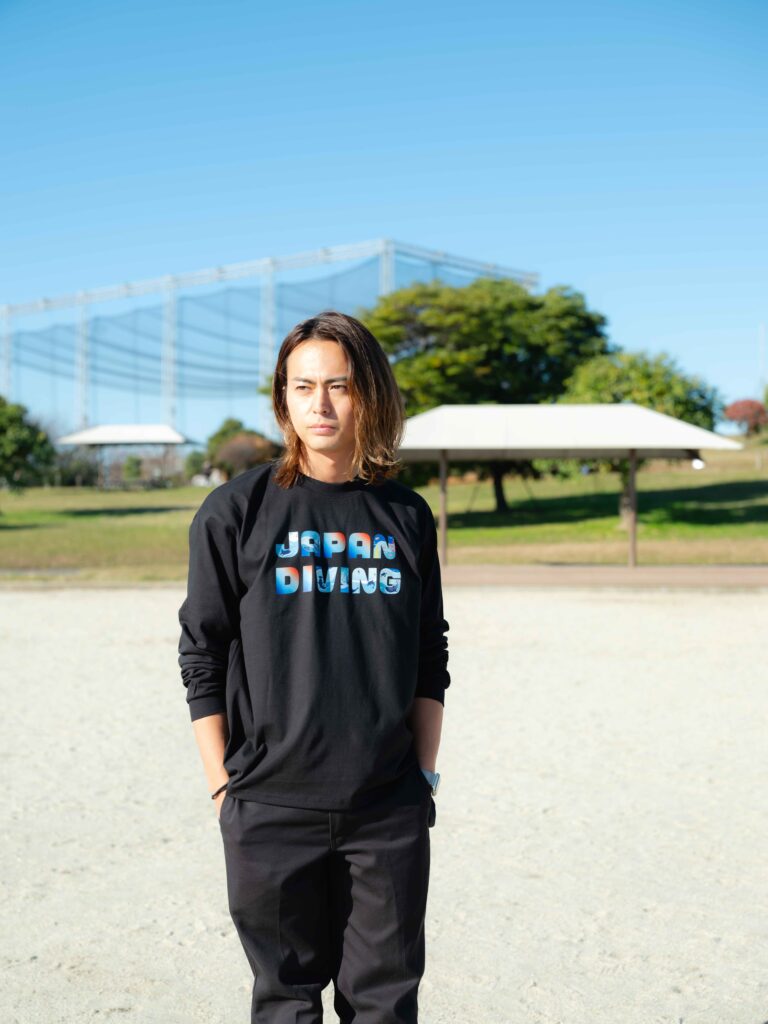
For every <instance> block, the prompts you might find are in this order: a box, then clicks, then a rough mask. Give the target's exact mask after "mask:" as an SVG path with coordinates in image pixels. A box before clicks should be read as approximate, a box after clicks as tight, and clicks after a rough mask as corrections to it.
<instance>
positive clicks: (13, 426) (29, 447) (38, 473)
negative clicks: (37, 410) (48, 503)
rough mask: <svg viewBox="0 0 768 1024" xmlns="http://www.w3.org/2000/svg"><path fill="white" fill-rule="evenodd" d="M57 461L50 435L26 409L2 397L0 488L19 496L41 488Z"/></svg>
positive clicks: (0, 403)
mask: <svg viewBox="0 0 768 1024" xmlns="http://www.w3.org/2000/svg"><path fill="white" fill-rule="evenodd" d="M55 458H56V449H55V448H54V446H53V444H52V442H51V440H50V438H49V436H48V434H47V433H46V432H45V431H44V430H43V429H42V427H41V426H40V424H39V423H38V422H37V421H36V420H32V419H29V417H28V416H27V409H26V407H25V406H23V405H18V404H12V403H11V402H8V401H7V400H6V399H5V398H3V396H2V395H0V485H2V486H4V487H6V488H7V489H8V490H9V491H14V492H19V491H22V490H23V489H24V488H25V487H31V486H33V485H34V484H39V483H41V482H42V480H43V479H44V476H45V474H46V472H47V471H48V470H49V469H50V467H51V466H52V465H53V463H54V460H55Z"/></svg>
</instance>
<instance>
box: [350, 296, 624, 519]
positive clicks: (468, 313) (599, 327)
mask: <svg viewBox="0 0 768 1024" xmlns="http://www.w3.org/2000/svg"><path fill="white" fill-rule="evenodd" d="M358 315H359V317H360V319H361V320H362V321H363V322H364V323H365V324H366V326H367V327H368V328H369V329H370V330H371V331H372V332H373V333H374V334H375V335H376V337H377V338H378V340H379V342H380V343H381V345H382V347H383V348H384V350H385V351H386V352H387V354H388V355H389V357H390V360H391V362H392V367H393V370H394V373H395V377H396V379H397V383H398V386H399V388H400V391H401V392H402V395H403V398H404V400H405V405H406V413H407V415H408V416H413V415H416V414H417V413H420V412H426V411H427V410H428V409H431V408H434V407H435V406H438V405H444V404H448V405H453V404H457V403H464V404H481V403H493V404H498V403H525V402H528V403H539V402H548V401H553V400H555V399H556V398H557V397H558V396H559V395H560V394H561V393H562V392H563V390H564V388H565V381H566V379H567V378H568V377H569V376H570V375H571V374H572V373H573V371H574V370H575V369H576V367H577V366H579V365H580V364H581V363H582V362H584V361H585V360H587V359H591V358H593V357H594V356H596V355H600V354H603V353H607V352H610V351H613V349H612V347H611V346H610V345H609V342H608V340H607V337H606V334H605V327H606V319H605V317H604V316H603V315H602V314H600V313H597V312H594V311H593V310H590V309H588V308H587V304H586V301H585V299H584V296H583V295H581V294H580V293H579V292H576V291H573V290H572V289H569V288H566V287H562V286H560V287H555V288H550V289H549V290H548V291H546V292H544V293H543V294H541V295H533V294H531V293H530V292H528V291H527V290H526V289H525V288H523V287H522V285H519V284H517V282H515V281H511V280H509V279H496V278H478V279H476V280H474V281H472V282H471V283H470V284H467V285H464V286H463V287H452V286H450V285H447V284H444V283H443V282H441V281H433V282H430V283H420V284H413V285H410V286H409V287H407V288H400V289H399V290H397V291H395V292H392V293H390V294H389V295H386V296H383V297H382V298H380V299H379V301H378V303H377V304H376V306H374V307H373V308H370V309H363V310H361V311H360V312H359V314H358ZM490 469H491V474H492V476H493V481H494V491H495V495H496V505H497V508H498V509H499V510H504V509H506V502H505V500H504V491H503V487H502V481H503V477H504V474H505V473H507V472H509V471H510V470H515V471H517V472H521V473H523V474H525V475H530V472H531V466H530V463H527V462H502V461H494V462H492V463H491V464H490Z"/></svg>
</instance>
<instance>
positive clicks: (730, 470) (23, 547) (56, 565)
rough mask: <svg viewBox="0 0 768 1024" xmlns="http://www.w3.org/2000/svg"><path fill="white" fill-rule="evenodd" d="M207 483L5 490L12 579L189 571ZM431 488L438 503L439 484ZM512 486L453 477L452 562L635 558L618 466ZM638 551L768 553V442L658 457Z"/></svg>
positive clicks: (648, 559) (760, 558)
mask: <svg viewBox="0 0 768 1024" xmlns="http://www.w3.org/2000/svg"><path fill="white" fill-rule="evenodd" d="M760 450H762V451H763V453H764V454H763V455H762V460H761V459H760V455H759V451H760ZM705 457H707V456H706V453H705ZM206 493H207V492H206V491H205V490H203V489H201V488H197V487H184V488H176V489H169V490H162V491H161V490H152V491H142V492H129V491H125V492H103V491H98V490H96V489H94V488H81V489H76V488H32V489H29V490H27V491H25V492H24V493H23V494H21V495H15V494H9V493H7V492H0V574H1V576H2V579H3V580H5V581H9V580H13V579H20V578H24V579H28V578H30V577H33V578H37V577H39V578H43V579H46V578H55V579H62V578H64V579H73V580H78V581H80V580H90V581H104V582H142V581H147V582H150V581H165V580H167V581H180V580H183V579H184V578H185V576H186V561H187V528H188V526H189V522H190V519H191V518H192V515H193V514H194V511H195V509H196V508H197V507H198V505H199V504H200V502H201V501H202V499H203V497H204V496H205V494H206ZM421 493H422V494H423V495H424V497H425V498H426V499H427V500H428V501H429V503H430V505H431V506H432V508H433V509H434V510H435V514H437V510H438V505H439V492H438V488H437V485H436V484H432V485H430V486H427V487H424V488H422V489H421ZM505 494H506V496H507V500H508V502H509V504H510V510H509V511H508V512H507V513H504V514H502V515H500V514H497V513H496V512H495V510H494V501H493V492H492V487H491V483H490V482H489V481H483V482H479V483H476V484H475V483H466V482H464V481H462V480H460V479H456V480H455V481H454V480H451V482H450V485H449V488H448V517H449V522H448V545H449V554H450V561H451V564H455V565H460V564H466V563H483V562H492V563H496V564H499V563H518V564H521V563H583V564H587V563H588V564H611V563H615V564H621V565H623V564H625V563H626V552H627V538H626V533H625V532H624V531H623V530H622V529H621V528H620V525H619V519H618V514H617V510H618V494H619V482H618V478H617V477H615V476H611V475H591V476H588V477H578V478H575V479H573V480H571V481H567V482H563V481H557V480H552V479H547V480H540V481H534V482H530V483H528V484H524V483H523V482H522V481H520V480H518V479H515V478H511V477H510V478H509V479H507V481H506V482H505ZM638 560H639V563H640V564H646V565H651V564H653V565H658V564H710V565H711V564H718V563H720V564H742V565H743V564H761V565H765V564H768V448H765V447H763V448H762V449H757V448H748V449H745V450H743V451H741V452H732V453H731V452H728V453H723V454H720V455H716V456H714V457H712V458H709V457H707V465H706V468H705V469H703V470H699V471H694V470H692V469H691V468H690V464H689V463H687V462H685V463H680V464H677V463H670V462H664V461H660V460H659V461H655V462H650V463H648V464H647V465H646V466H645V467H644V468H643V469H642V471H641V472H640V474H639V476H638Z"/></svg>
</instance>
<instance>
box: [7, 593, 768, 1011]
mask: <svg viewBox="0 0 768 1024" xmlns="http://www.w3.org/2000/svg"><path fill="white" fill-rule="evenodd" d="M182 598H183V591H182V590H181V589H180V588H158V589H155V590H150V589H141V590H138V589H135V590H94V589H91V590H81V591H78V590H72V591H68V590H65V589H53V590H46V591H38V592H35V591H24V590H18V591H16V590H0V642H1V643H2V648H1V650H0V654H1V655H2V667H3V674H2V695H3V714H2V717H1V718H0V723H1V724H0V728H1V729H2V734H3V735H2V747H1V748H0V749H1V750H2V758H3V767H4V771H3V779H4V783H5V786H4V789H5V792H4V805H5V808H4V809H5V815H4V817H5V827H4V828H3V830H2V838H1V839H0V842H1V843H2V863H1V865H0V866H1V867H2V907H3V912H4V915H5V921H4V923H3V928H2V933H1V937H0V955H1V957H2V967H3V975H2V986H1V993H2V994H0V1020H2V1021H3V1022H8V1024H11V1022H23V1024H30V1022H34V1024H37V1022H41V1024H58V1022H75V1021H77V1022H82V1021H102V1022H111V1021H121V1022H125V1024H130V1022H137V1024H138V1022H142V1024H155V1022H156V1024H161V1022H162V1024H194V1022H205V1024H224V1022H226V1024H237V1022H242V1024H246V1021H247V1020H248V1017H249V1011H248V1008H249V993H250V987H251V977H250V972H249V969H248V965H247V962H246V960H245V956H244V954H243V952H242V948H241V947H240V944H239V941H238V940H237V937H236V935H235V932H234V926H233V925H232V923H231V920H230V918H229V915H228V910H227V905H226V888H225V879H224V862H223V851H222V847H221V837H220V833H219V827H218V824H217V822H216V817H215V810H214V808H213V806H212V804H211V801H210V800H209V799H208V796H207V791H206V784H205V779H204V777H203V773H202V767H201V765H200V763H199V758H198V754H197V749H196V747H195V745H194V739H193V735H192V730H191V726H190V723H189V716H188V711H187V706H186V703H185V701H184V690H183V687H182V685H181V681H180V678H179V675H178V668H177V665H176V643H177V639H178V628H177V620H176V613H177V609H178V606H179V604H180V603H181V600H182ZM445 598H446V615H447V617H448V619H449V622H450V623H451V632H450V634H449V638H450V641H451V650H452V653H451V671H452V677H453V681H452V684H451V688H450V689H449V690H448V693H447V695H446V714H445V725H444V731H443V743H442V747H441V750H440V757H439V759H438V768H439V769H440V771H441V772H442V773H443V785H442V789H441V791H440V793H439V794H438V798H437V803H438V817H437V824H436V826H435V827H434V828H433V829H432V830H431V841H432V874H431V880H430V895H429V912H428V919H427V972H426V975H425V977H424V980H423V982H422V986H421V990H420V992H421V1020H422V1022H423V1024H444V1022H461V1024H555V1022H562V1024H619V1022H620V1024H655V1022H659V1024H661V1022H663V1024H762V1022H764V1021H765V1020H766V1019H767V1018H768V871H766V850H768V796H767V794H768V771H767V770H766V768H767V765H766V762H767V761H768V754H767V751H768V744H767V743H766V707H767V706H768V683H767V682H766V680H767V679H768V676H767V675H766V671H765V664H766V623H768V591H765V590H759V591H752V592H746V591H743V592H739V591H730V592H717V591H714V590H703V591H670V590H648V589H645V590H627V589H618V588H616V589H601V590H590V589H587V588H581V589H579V588H569V589H558V588H543V587H542V588H535V587H533V588H531V587H528V588H522V589H520V588H513V587H504V586H493V587H481V586H470V587H458V586H457V587H453V586H451V587H447V588H446V592H445ZM324 995H325V997H327V999H326V1008H327V1014H326V1019H327V1020H335V1019H336V1018H335V1015H334V1014H333V1012H332V1010H331V996H332V992H331V988H330V987H329V988H328V989H326V991H325V993H324Z"/></svg>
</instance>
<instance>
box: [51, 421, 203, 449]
mask: <svg viewBox="0 0 768 1024" xmlns="http://www.w3.org/2000/svg"><path fill="white" fill-rule="evenodd" d="M56 441H57V444H82V445H108V444H194V442H193V441H190V440H189V439H188V438H186V437H184V435H183V434H180V433H179V432H178V431H177V430H174V429H173V427H169V426H166V424H165V423H105V424H102V425H101V426H98V427H86V428H84V429H83V430H76V431H75V432H74V433H73V434H65V435H64V436H63V437H59V438H57V439H56Z"/></svg>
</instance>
